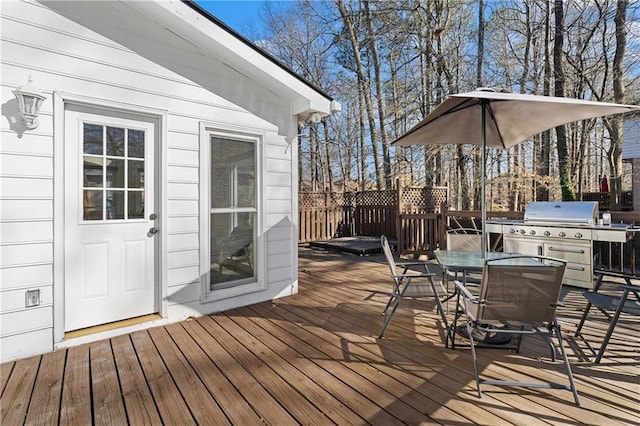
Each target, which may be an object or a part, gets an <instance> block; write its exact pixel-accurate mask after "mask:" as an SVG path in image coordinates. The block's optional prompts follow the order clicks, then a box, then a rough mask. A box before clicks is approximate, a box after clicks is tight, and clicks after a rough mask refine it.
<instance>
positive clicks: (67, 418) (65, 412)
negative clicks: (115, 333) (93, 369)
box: [60, 345, 93, 425]
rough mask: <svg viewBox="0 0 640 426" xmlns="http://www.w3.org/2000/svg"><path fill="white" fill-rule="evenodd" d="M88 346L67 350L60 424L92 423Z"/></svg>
mask: <svg viewBox="0 0 640 426" xmlns="http://www.w3.org/2000/svg"><path fill="white" fill-rule="evenodd" d="M89 359H90V358H89V345H81V346H76V347H73V348H69V350H68V351H67V365H66V366H65V369H64V383H63V386H62V401H61V403H60V423H61V424H65V425H84V424H90V423H92V422H93V413H92V410H93V407H92V401H91V382H90V373H89Z"/></svg>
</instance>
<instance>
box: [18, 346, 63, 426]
mask: <svg viewBox="0 0 640 426" xmlns="http://www.w3.org/2000/svg"><path fill="white" fill-rule="evenodd" d="M51 355H52V356H48V357H43V358H42V363H41V365H40V370H41V372H40V373H39V374H38V376H37V377H36V382H35V384H34V390H33V393H32V394H31V401H30V402H29V410H28V411H27V416H26V421H25V423H26V424H33V425H49V424H55V423H57V422H58V417H59V416H60V397H61V395H62V380H63V375H64V366H65V361H66V360H65V358H66V355H67V354H66V353H65V352H64V351H59V352H54V353H53V354H51Z"/></svg>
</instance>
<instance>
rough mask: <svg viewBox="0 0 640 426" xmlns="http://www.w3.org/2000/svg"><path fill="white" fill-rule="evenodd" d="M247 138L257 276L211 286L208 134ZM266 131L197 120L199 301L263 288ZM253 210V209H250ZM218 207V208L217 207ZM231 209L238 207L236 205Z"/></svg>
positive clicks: (264, 286) (264, 276)
mask: <svg viewBox="0 0 640 426" xmlns="http://www.w3.org/2000/svg"><path fill="white" fill-rule="evenodd" d="M212 136H215V137H221V138H228V139H237V140H246V141H250V142H254V143H255V144H256V208H255V211H256V223H255V224H254V226H255V227H256V229H255V233H256V247H255V254H256V256H255V259H254V268H255V273H256V279H255V280H251V281H250V282H246V281H245V282H244V283H243V280H240V281H239V283H238V285H235V286H232V287H227V288H221V289H216V290H210V285H211V280H210V275H211V244H210V241H211V229H210V217H211V137H212ZM264 140H265V134H264V132H263V131H261V130H258V129H252V128H251V129H249V128H239V127H237V126H231V125H229V126H224V125H220V124H212V123H204V122H201V123H200V287H201V295H200V301H201V303H208V302H216V301H219V300H223V299H229V298H232V297H237V296H241V295H245V294H249V293H255V292H259V291H263V290H265V289H266V270H265V268H264V265H265V255H264V247H265V241H264V232H263V229H264V228H263V224H264V220H265V219H264V201H263V200H264V190H263V185H264V172H263V171H264V170H265V167H264V164H263V162H264V155H263V152H264V148H263V144H264ZM251 210H253V209H251ZM220 211H221V210H220ZM234 211H236V212H237V211H239V210H238V209H235V210H234Z"/></svg>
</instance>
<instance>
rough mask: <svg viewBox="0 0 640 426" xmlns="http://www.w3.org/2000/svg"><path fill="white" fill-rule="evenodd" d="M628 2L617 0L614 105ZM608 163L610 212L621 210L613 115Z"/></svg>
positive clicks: (617, 123) (620, 96)
mask: <svg viewBox="0 0 640 426" xmlns="http://www.w3.org/2000/svg"><path fill="white" fill-rule="evenodd" d="M628 4H629V2H628V0H618V5H617V6H618V7H617V9H616V16H615V18H614V22H615V24H616V52H615V55H614V57H613V96H614V101H615V102H616V103H624V66H623V62H624V52H625V49H626V47H627V36H626V34H625V29H624V27H625V22H626V20H627V6H628ZM609 123H610V125H609V126H608V127H609V135H610V136H611V147H610V148H609V161H610V166H611V187H610V188H609V189H610V190H611V198H610V202H611V210H621V208H622V117H621V116H620V115H615V116H613V117H611V119H610V120H609Z"/></svg>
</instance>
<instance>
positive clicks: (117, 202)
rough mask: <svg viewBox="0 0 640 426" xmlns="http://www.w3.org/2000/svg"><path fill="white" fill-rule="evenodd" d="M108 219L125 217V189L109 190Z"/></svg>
mask: <svg viewBox="0 0 640 426" xmlns="http://www.w3.org/2000/svg"><path fill="white" fill-rule="evenodd" d="M107 219H124V191H107Z"/></svg>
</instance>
